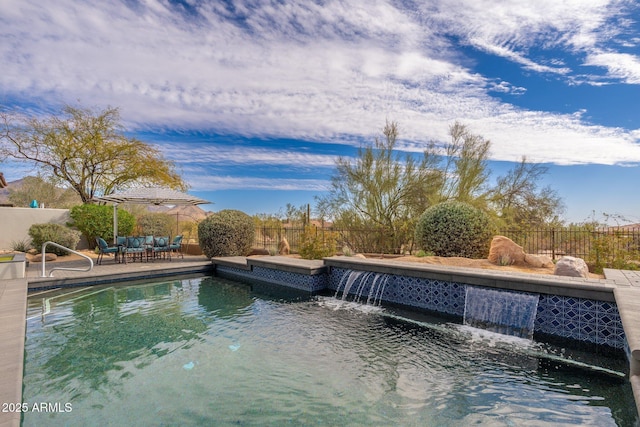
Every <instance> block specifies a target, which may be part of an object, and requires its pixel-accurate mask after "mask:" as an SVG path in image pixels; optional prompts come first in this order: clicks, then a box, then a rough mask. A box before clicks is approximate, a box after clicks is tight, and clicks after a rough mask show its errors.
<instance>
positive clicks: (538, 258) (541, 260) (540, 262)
mask: <svg viewBox="0 0 640 427" xmlns="http://www.w3.org/2000/svg"><path fill="white" fill-rule="evenodd" d="M524 262H525V263H527V264H529V265H530V266H531V267H534V268H543V267H553V261H552V260H551V257H548V256H546V255H533V254H525V255H524Z"/></svg>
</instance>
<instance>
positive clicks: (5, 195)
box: [0, 179, 24, 205]
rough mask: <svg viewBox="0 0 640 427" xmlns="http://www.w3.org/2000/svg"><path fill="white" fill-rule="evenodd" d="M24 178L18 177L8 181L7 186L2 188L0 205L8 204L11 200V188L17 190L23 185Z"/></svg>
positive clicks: (0, 190)
mask: <svg viewBox="0 0 640 427" xmlns="http://www.w3.org/2000/svg"><path fill="white" fill-rule="evenodd" d="M23 182H24V180H23V179H17V180H15V181H9V182H7V186H6V187H5V188H0V205H8V204H10V202H9V189H10V188H11V189H14V190H17V189H19V188H20V187H22V183H23Z"/></svg>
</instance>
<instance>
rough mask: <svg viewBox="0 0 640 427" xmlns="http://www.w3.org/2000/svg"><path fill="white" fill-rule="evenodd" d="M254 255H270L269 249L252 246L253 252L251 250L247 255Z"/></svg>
mask: <svg viewBox="0 0 640 427" xmlns="http://www.w3.org/2000/svg"><path fill="white" fill-rule="evenodd" d="M252 255H269V249H265V248H252V249H251V252H249V255H247V256H252Z"/></svg>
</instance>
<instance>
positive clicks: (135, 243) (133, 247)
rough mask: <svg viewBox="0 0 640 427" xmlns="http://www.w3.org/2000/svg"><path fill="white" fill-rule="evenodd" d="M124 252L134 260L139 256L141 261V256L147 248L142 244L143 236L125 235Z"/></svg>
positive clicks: (145, 252)
mask: <svg viewBox="0 0 640 427" xmlns="http://www.w3.org/2000/svg"><path fill="white" fill-rule="evenodd" d="M124 253H125V255H127V256H129V257H130V258H131V260H132V261H134V262H135V260H136V258H139V259H140V261H141V262H142V256H143V255H146V254H147V248H146V247H145V246H144V237H137V236H133V237H127V243H126V246H125V248H124ZM125 262H126V257H125Z"/></svg>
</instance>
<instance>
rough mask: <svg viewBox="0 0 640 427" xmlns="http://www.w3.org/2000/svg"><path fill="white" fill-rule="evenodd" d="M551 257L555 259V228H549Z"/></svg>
mask: <svg viewBox="0 0 640 427" xmlns="http://www.w3.org/2000/svg"><path fill="white" fill-rule="evenodd" d="M551 259H552V260H554V261H555V259H556V229H555V228H552V229H551Z"/></svg>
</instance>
